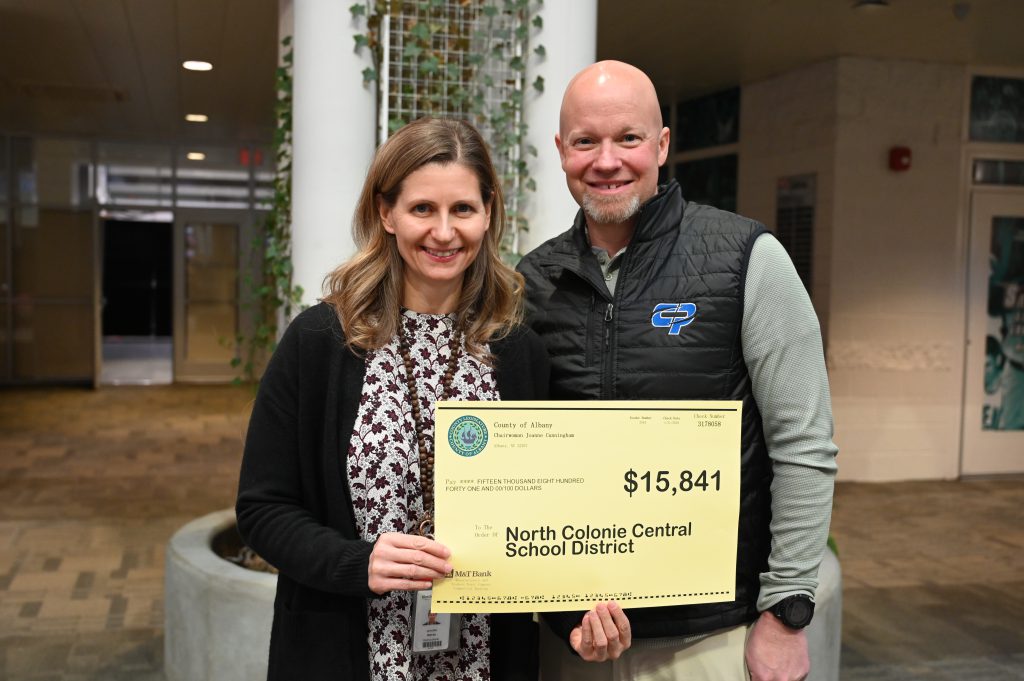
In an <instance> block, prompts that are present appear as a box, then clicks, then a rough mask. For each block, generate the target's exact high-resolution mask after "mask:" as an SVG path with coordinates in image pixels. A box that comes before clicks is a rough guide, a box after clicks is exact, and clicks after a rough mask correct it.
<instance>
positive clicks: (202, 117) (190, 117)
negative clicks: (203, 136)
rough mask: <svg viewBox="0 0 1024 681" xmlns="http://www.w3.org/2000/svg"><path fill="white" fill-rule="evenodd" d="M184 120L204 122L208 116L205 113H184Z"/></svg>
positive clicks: (208, 118)
mask: <svg viewBox="0 0 1024 681" xmlns="http://www.w3.org/2000/svg"><path fill="white" fill-rule="evenodd" d="M185 120H186V121H188V122H189V123H205V122H206V121H208V120H210V117H209V116H207V115H206V114H185Z"/></svg>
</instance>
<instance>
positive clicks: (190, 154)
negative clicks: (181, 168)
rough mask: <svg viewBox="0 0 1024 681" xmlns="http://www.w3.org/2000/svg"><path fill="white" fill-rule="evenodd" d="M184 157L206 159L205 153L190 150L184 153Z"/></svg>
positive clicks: (198, 159) (194, 159) (195, 159)
mask: <svg viewBox="0 0 1024 681" xmlns="http://www.w3.org/2000/svg"><path fill="white" fill-rule="evenodd" d="M185 158H187V159H188V160H190V161H203V160H205V159H206V154H204V153H203V152H201V151H190V152H188V153H187V154H185Z"/></svg>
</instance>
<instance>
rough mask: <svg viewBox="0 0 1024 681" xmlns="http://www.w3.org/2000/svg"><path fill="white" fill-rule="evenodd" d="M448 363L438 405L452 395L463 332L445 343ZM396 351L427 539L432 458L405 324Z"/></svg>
mask: <svg viewBox="0 0 1024 681" xmlns="http://www.w3.org/2000/svg"><path fill="white" fill-rule="evenodd" d="M448 350H449V360H448V368H447V369H446V370H445V372H444V376H443V377H442V378H441V394H440V396H439V397H438V401H441V400H446V399H448V398H449V397H450V396H451V395H450V393H451V387H452V383H453V382H454V381H455V370H456V368H457V367H458V363H459V352H460V351H461V350H462V328H461V327H456V329H455V331H454V332H453V333H452V339H451V341H449V342H448ZM398 351H399V353H400V354H401V355H402V363H403V364H404V365H405V384H406V386H408V389H409V399H410V401H411V402H412V420H413V423H414V424H415V426H416V446H417V448H418V449H419V456H420V489H421V491H422V493H423V516H422V518H421V519H420V523H419V527H418V530H417V531H418V532H419V534H421V535H423V536H425V537H429V536H432V535H433V534H434V532H433V530H434V455H433V453H431V452H430V451H428V449H427V436H426V435H425V434H424V432H423V430H424V428H423V415H422V413H421V411H420V393H419V390H418V389H417V387H416V378H415V376H413V369H414V365H413V361H412V350H411V348H410V344H409V337H408V336H406V335H405V324H404V320H399V324H398Z"/></svg>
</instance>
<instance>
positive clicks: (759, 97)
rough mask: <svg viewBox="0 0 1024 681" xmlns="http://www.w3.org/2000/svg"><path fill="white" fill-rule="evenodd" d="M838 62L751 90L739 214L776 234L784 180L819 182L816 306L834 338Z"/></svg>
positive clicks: (747, 89) (745, 110) (744, 101)
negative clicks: (831, 289)
mask: <svg viewBox="0 0 1024 681" xmlns="http://www.w3.org/2000/svg"><path fill="white" fill-rule="evenodd" d="M837 73H838V62H837V61H835V60H831V61H827V62H821V63H818V64H813V65H811V66H807V67H804V68H800V69H796V70H794V71H791V72H789V73H787V74H784V75H781V76H778V77H775V78H771V79H768V80H764V81H761V82H758V83H751V84H748V85H744V86H743V91H742V93H741V95H740V97H741V103H740V151H739V155H740V162H739V178H738V197H737V203H738V212H739V213H740V214H741V215H746V216H747V217H751V218H754V219H755V220H759V221H761V222H763V223H764V224H765V225H766V226H767V227H768V228H769V229H771V230H774V229H775V210H776V189H777V186H778V181H779V179H780V178H783V177H789V176H792V175H804V174H811V173H813V174H814V175H816V177H817V205H816V207H815V224H814V262H813V265H812V273H811V291H812V301H813V303H814V308H815V311H816V312H817V313H818V319H819V321H820V323H821V327H822V333H823V336H824V337H825V338H826V339H827V338H828V333H827V331H828V319H829V298H830V293H829V279H830V275H829V269H830V264H831V253H832V212H833V206H832V196H833V193H834V184H835V172H834V168H835V141H836V116H837V112H836V99H837V98H836V87H837Z"/></svg>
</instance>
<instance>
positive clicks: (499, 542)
mask: <svg viewBox="0 0 1024 681" xmlns="http://www.w3.org/2000/svg"><path fill="white" fill-rule="evenodd" d="M741 407H742V403H741V402H683V401H677V402H672V401H657V402H439V403H438V405H437V412H436V418H437V424H436V431H435V432H436V433H437V437H436V444H435V455H434V458H435V467H436V468H435V509H436V522H435V528H436V537H437V540H438V541H440V542H442V543H444V544H445V545H447V546H448V547H449V548H450V549H451V550H452V558H451V563H452V566H453V567H454V570H453V572H452V574H451V575H450V576H449V577H447V578H445V579H442V580H439V581H437V582H435V584H434V592H433V605H432V610H434V611H435V612H534V611H550V610H585V609H589V608H591V607H592V606H593V605H594V604H595V603H598V602H600V601H606V600H616V601H618V602H619V603H620V604H621V605H622V606H623V607H627V608H638V607H650V606H659V605H679V604H689V603H713V602H717V601H730V600H732V599H733V598H734V593H733V592H734V589H735V575H736V533H737V523H738V520H739V493H740V421H741Z"/></svg>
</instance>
